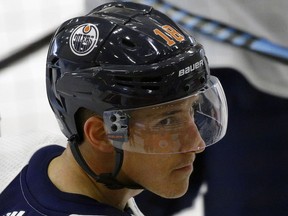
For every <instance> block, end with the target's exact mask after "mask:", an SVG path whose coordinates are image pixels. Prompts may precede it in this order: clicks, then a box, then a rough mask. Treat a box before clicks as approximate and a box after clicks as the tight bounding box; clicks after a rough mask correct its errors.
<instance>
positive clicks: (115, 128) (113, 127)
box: [111, 124, 118, 132]
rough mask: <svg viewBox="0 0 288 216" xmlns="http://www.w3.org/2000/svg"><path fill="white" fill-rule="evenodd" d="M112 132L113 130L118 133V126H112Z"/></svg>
mask: <svg viewBox="0 0 288 216" xmlns="http://www.w3.org/2000/svg"><path fill="white" fill-rule="evenodd" d="M111 130H112V131H113V132H115V131H117V130H118V127H117V125H116V124H113V125H111Z"/></svg>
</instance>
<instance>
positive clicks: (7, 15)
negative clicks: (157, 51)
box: [0, 0, 288, 216]
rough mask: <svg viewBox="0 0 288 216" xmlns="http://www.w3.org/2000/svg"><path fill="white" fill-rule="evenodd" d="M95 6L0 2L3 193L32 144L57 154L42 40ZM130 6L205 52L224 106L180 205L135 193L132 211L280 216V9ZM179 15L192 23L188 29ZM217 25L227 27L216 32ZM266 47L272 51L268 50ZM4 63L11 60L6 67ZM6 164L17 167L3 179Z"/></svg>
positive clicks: (284, 210)
mask: <svg viewBox="0 0 288 216" xmlns="http://www.w3.org/2000/svg"><path fill="white" fill-rule="evenodd" d="M104 2H107V1H104V0H103V1H100V0H61V1H58V0H49V1H44V0H25V1H24V0H14V1H0V26H1V30H0V42H1V49H0V119H1V120H0V156H1V158H0V166H2V167H5V168H6V169H5V172H7V170H8V169H9V170H10V173H9V174H5V173H4V174H3V172H2V170H1V172H0V182H2V184H3V185H6V184H8V182H9V180H12V178H13V176H14V175H16V173H17V172H18V171H19V169H20V168H21V167H22V166H23V164H24V163H25V162H26V160H27V159H28V156H29V155H30V154H31V152H32V151H31V150H30V151H29V154H28V149H29V145H30V146H32V142H34V144H33V146H37V142H38V143H39V142H42V145H44V144H48V143H49V142H50V141H51V142H53V141H55V142H57V141H59V140H61V141H60V142H62V143H61V144H65V138H64V137H63V136H62V135H61V132H60V130H59V128H58V124H57V122H56V119H55V117H54V115H53V113H52V111H51V109H50V106H49V104H48V101H47V97H46V89H45V60H46V52H47V49H48V41H49V36H51V34H52V32H53V31H55V30H56V28H57V27H58V26H59V25H60V24H61V23H62V22H64V21H65V20H67V19H68V18H71V17H75V16H78V15H82V14H85V13H86V12H88V11H90V10H91V9H92V8H94V7H95V6H97V5H99V4H102V3H104ZM135 2H144V3H148V4H151V5H153V6H155V7H159V9H161V10H162V11H163V12H165V13H167V14H168V15H170V16H171V17H172V18H173V19H174V20H175V21H179V22H180V23H181V21H182V24H183V26H184V28H186V29H187V30H189V31H192V32H193V35H194V36H195V37H196V39H197V40H198V41H200V42H201V43H202V44H203V45H204V47H205V48H206V54H207V56H208V59H209V62H210V65H211V67H212V70H211V73H212V74H214V75H217V76H218V77H219V78H220V80H221V82H222V83H223V87H224V90H225V92H226V94H227V100H228V105H229V126H228V127H229V128H228V131H227V135H226V137H225V138H224V139H223V141H221V143H219V144H217V145H216V146H213V147H211V148H208V149H207V150H206V152H205V153H203V154H201V155H200V156H199V157H198V160H196V162H197V163H196V164H195V172H194V173H193V176H192V177H191V189H189V192H188V193H187V195H186V196H185V197H183V198H182V199H177V200H162V199H159V198H157V197H155V196H154V195H152V194H149V193H143V195H141V196H139V198H137V199H138V203H139V205H140V209H142V210H143V209H144V210H145V211H144V213H146V215H157V216H161V215H163V216H168V215H178V216H184V215H185V216H188V215H189V216H190V215H194V216H204V215H205V216H212V215H213V216H218V215H219V216H231V215H233V216H250V215H251V216H255V215H257V216H266V215H267V216H268V215H269V216H271V215H277V216H286V215H287V214H288V207H287V199H288V186H287V181H288V166H287V164H288V157H287V156H286V155H287V151H288V136H287V132H288V114H287V111H288V100H287V98H288V66H287V59H288V54H287V52H288V51H287V47H288V40H287V35H288V15H287V12H286V11H287V9H288V2H287V1H286V0H285V1H284V0H274V1H270V0H269V1H268V0H249V1H248V0H230V1H227V0H202V1H196V0H179V1H177V8H176V9H175V8H174V7H173V5H174V6H175V4H176V2H175V1H172V0H167V1H160V3H161V4H160V3H159V2H158V3H157V4H156V3H155V1H153V0H150V1H149V0H147V1H135ZM183 10H185V11H186V12H188V13H192V15H195V14H196V15H198V16H196V18H195V17H194V18H191V17H192V16H190V18H189V19H187V13H186V12H185V13H183ZM190 15H191V14H190ZM203 17H204V18H209V19H212V21H211V20H210V21H209V20H208V21H209V22H207V20H205V19H203ZM184 18H185V20H186V21H185V22H183V19H184ZM187 20H189V21H187ZM219 22H220V24H219ZM209 23H210V24H209ZM223 23H224V24H225V25H226V24H227V25H228V26H225V25H224V27H223V25H222V24H223ZM219 26H220V27H221V28H218V27H219ZM222 27H223V28H222ZM234 28H235V29H234ZM238 29H240V30H241V31H240V32H239V31H238ZM242 31H244V33H243V32H242ZM212 33H213V34H212ZM250 34H251V35H252V36H253V37H252V36H251V35H250ZM254 36H257V37H258V36H259V37H260V39H261V42H262V43H258V46H257V44H256V43H253V42H254V41H256V39H255V40H254ZM40 39H42V40H41V41H40ZM263 39H264V40H263ZM239 41H240V42H239ZM241 41H242V42H241ZM263 41H264V42H267V41H268V42H267V43H263ZM35 42H39V43H38V44H35ZM233 43H234V44H233ZM235 43H236V44H235ZM270 43H271V44H272V45H274V44H276V47H274V48H273V46H272V48H271V46H270V45H271V44H270ZM31 44H33V46H29V45H31ZM253 44H254V46H252V45H253ZM255 44H256V45H255ZM259 44H260V45H261V46H259ZM267 44H268V45H267ZM27 46H29V47H28V50H30V51H32V50H33V52H31V53H29V52H26V53H25V52H24V53H22V54H23V57H21V58H20V59H19V60H17V61H13V60H15V59H17V58H15V57H17V56H15V54H17V53H18V56H19V52H20V51H23V49H24V50H26V51H27V49H25V48H27ZM255 47H256V48H259V47H260V48H265V49H264V50H265V51H267V52H268V54H267V53H266V54H263V53H262V54H260V55H259V53H257V52H255ZM251 49H252V51H251ZM253 49H254V50H253ZM260 50H263V49H260ZM269 53H270V54H269ZM271 53H272V54H271ZM275 53H276V54H277V53H283V55H282V56H280V57H279V56H275ZM11 56H14V58H12V59H7V58H8V57H11ZM283 56H284V57H283ZM285 56H286V57H285ZM285 58H286V59H285ZM47 134H52V135H51V136H55V137H57V139H50V138H51V136H49V137H47ZM35 142H36V143H35ZM1 144H2V146H1ZM27 146H28V147H27ZM24 147H25V148H24ZM19 149H20V150H19ZM19 152H20V153H21V154H20V153H19ZM21 157H23V159H22V160H20V158H21ZM17 161H18V162H17ZM14 163H18V166H16V167H15V166H13V169H10V166H11V164H14ZM0 191H1V188H0ZM141 207H142V208H141ZM148 209H150V210H149V211H148Z"/></svg>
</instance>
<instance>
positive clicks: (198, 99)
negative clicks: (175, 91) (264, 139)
mask: <svg viewBox="0 0 288 216" xmlns="http://www.w3.org/2000/svg"><path fill="white" fill-rule="evenodd" d="M103 118H104V122H105V130H106V133H107V136H108V139H109V140H110V141H111V143H112V145H113V146H114V147H116V148H119V149H122V150H126V151H132V152H138V153H146V154H174V153H185V152H192V151H201V150H202V149H204V148H205V147H207V146H210V145H212V144H214V143H216V142H218V141H219V140H220V139H221V138H222V137H223V136H224V135H225V133H226V129H227V121H228V111H227V102H226V98H225V94H224V91H223V89H222V86H221V84H220V82H219V80H218V79H217V78H216V77H213V76H211V77H210V80H209V81H208V83H207V85H206V86H205V87H204V88H203V89H201V90H200V91H199V92H197V93H196V94H194V95H190V96H188V97H185V98H181V99H178V100H174V101H170V102H167V103H162V104H157V105H153V106H148V107H143V108H137V109H128V110H112V111H105V112H104V116H103Z"/></svg>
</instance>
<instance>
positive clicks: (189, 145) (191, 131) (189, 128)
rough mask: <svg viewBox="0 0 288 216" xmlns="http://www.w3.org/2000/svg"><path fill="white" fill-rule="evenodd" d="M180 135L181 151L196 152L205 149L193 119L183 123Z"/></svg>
mask: <svg viewBox="0 0 288 216" xmlns="http://www.w3.org/2000/svg"><path fill="white" fill-rule="evenodd" d="M180 136H181V138H180V143H181V152H195V153H196V154H198V153H201V152H203V151H204V150H205V147H206V144H205V142H204V140H203V139H202V137H201V135H200V133H199V130H198V128H197V126H196V124H195V123H194V121H190V122H189V124H188V125H185V127H184V128H183V133H182V134H181V135H180Z"/></svg>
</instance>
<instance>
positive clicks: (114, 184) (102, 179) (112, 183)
mask: <svg viewBox="0 0 288 216" xmlns="http://www.w3.org/2000/svg"><path fill="white" fill-rule="evenodd" d="M77 140H78V139H77V136H75V135H74V136H72V137H71V138H69V139H68V141H69V145H70V148H71V152H72V154H73V156H74V158H75V160H76V161H77V163H78V164H79V166H80V167H81V168H82V169H83V170H84V171H85V172H86V173H87V174H88V175H89V176H91V177H92V178H93V179H95V180H96V181H97V182H99V183H102V184H104V185H105V186H106V187H107V188H109V189H114V190H117V189H123V188H129V189H144V188H143V187H142V186H140V185H137V184H135V185H124V184H122V183H121V182H119V181H118V180H117V179H116V176H117V175H118V173H119V171H120V169H121V166H122V162H123V150H122V149H117V148H114V149H115V152H116V154H115V167H114V171H113V173H101V174H99V175H97V174H96V173H95V172H93V171H92V169H91V168H90V167H89V166H88V164H87V163H86V161H85V159H84V158H83V156H82V154H81V152H80V150H79V146H78V145H79V142H77Z"/></svg>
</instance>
